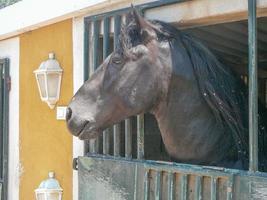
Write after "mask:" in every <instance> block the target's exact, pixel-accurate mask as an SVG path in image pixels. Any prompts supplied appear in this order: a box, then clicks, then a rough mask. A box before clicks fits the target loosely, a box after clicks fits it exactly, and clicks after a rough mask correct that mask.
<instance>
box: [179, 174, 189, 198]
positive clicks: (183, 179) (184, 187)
mask: <svg viewBox="0 0 267 200" xmlns="http://www.w3.org/2000/svg"><path fill="white" fill-rule="evenodd" d="M187 181H188V179H187V174H182V175H181V180H180V183H181V194H180V195H181V197H180V199H181V200H186V199H187Z"/></svg>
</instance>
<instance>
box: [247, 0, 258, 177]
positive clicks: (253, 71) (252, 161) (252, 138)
mask: <svg viewBox="0 0 267 200" xmlns="http://www.w3.org/2000/svg"><path fill="white" fill-rule="evenodd" d="M256 11H257V5H256V0H248V36H249V38H248V40H249V41H248V42H249V69H248V72H249V84H248V85H249V170H250V171H253V172H255V171H258V66H257V17H256Z"/></svg>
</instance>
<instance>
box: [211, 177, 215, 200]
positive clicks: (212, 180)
mask: <svg viewBox="0 0 267 200" xmlns="http://www.w3.org/2000/svg"><path fill="white" fill-rule="evenodd" d="M210 199H211V200H216V199H217V178H216V177H211V179H210Z"/></svg>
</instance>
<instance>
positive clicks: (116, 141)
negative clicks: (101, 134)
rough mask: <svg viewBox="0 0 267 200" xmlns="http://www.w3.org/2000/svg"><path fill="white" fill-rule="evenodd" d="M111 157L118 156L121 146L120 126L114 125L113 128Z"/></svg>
mask: <svg viewBox="0 0 267 200" xmlns="http://www.w3.org/2000/svg"><path fill="white" fill-rule="evenodd" d="M113 140H114V141H113V144H114V145H113V155H114V156H120V145H121V125H120V124H115V125H114V126H113Z"/></svg>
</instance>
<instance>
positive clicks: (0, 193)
mask: <svg viewBox="0 0 267 200" xmlns="http://www.w3.org/2000/svg"><path fill="white" fill-rule="evenodd" d="M2 187H3V185H2V183H0V200H2Z"/></svg>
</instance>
